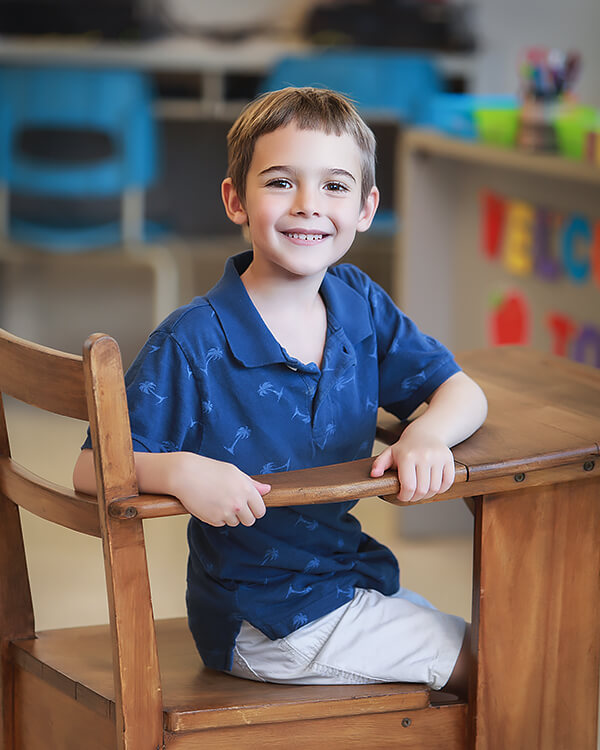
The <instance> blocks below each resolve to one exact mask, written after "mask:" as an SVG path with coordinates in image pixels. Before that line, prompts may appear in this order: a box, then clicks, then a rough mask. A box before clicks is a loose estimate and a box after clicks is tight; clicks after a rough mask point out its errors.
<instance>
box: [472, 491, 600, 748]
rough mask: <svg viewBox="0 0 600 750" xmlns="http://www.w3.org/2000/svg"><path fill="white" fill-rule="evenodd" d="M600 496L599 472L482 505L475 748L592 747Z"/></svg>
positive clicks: (599, 625) (599, 612)
mask: <svg viewBox="0 0 600 750" xmlns="http://www.w3.org/2000/svg"><path fill="white" fill-rule="evenodd" d="M599 498H600V479H599V478H596V479H595V480H592V481H580V482H569V483H566V484H559V485H553V486H550V487H539V488H531V489H524V490H523V491H522V492H520V493H518V496H515V495H509V494H497V495H489V496H487V497H485V498H483V500H482V501H478V503H477V515H476V560H475V562H476V566H475V570H476V577H475V581H474V601H475V602H476V609H475V611H474V621H478V622H479V628H478V638H475V639H474V645H473V648H474V655H475V657H476V664H477V669H476V673H475V675H474V677H473V688H474V692H473V694H472V702H471V711H472V721H471V726H472V731H473V739H474V744H473V747H474V748H476V749H477V750H496V748H499V747H502V748H505V747H506V748H511V750H529V749H530V748H544V750H573V749H574V748H577V750H595V748H596V740H597V731H598V723H597V718H598V674H599V671H600V658H599V643H600V597H599V590H598V589H599V585H598V584H599V580H600V544H599V543H598V541H599V539H600V502H599ZM515 500H516V504H515ZM477 571H478V572H477Z"/></svg>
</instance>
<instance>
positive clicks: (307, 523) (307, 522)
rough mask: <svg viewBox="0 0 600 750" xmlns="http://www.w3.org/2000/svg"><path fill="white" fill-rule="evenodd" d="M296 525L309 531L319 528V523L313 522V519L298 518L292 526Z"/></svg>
mask: <svg viewBox="0 0 600 750" xmlns="http://www.w3.org/2000/svg"><path fill="white" fill-rule="evenodd" d="M298 524H301V525H302V526H304V527H305V528H306V529H308V530H309V531H314V530H315V529H316V528H318V526H319V522H318V521H315V519H314V518H305V517H304V516H299V517H298V520H297V521H296V523H295V524H294V526H298Z"/></svg>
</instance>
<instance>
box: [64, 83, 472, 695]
mask: <svg viewBox="0 0 600 750" xmlns="http://www.w3.org/2000/svg"><path fill="white" fill-rule="evenodd" d="M228 147H229V172H228V177H227V178H226V179H225V180H224V182H223V185H222V197H223V202H224V205H225V210H226V212H227V215H228V217H229V218H230V219H231V220H232V221H233V222H234V223H236V224H238V225H240V226H242V227H246V229H247V231H248V233H249V237H250V240H251V244H252V251H249V252H246V253H242V254H241V255H238V256H235V257H234V258H230V259H229V261H228V262H227V265H226V268H225V272H224V275H223V277H222V279H221V281H220V282H219V283H218V284H217V286H216V287H214V289H212V290H211V291H210V292H209V293H208V294H207V295H206V296H205V297H203V298H196V299H195V300H194V301H193V302H192V303H190V304H189V305H187V306H185V307H182V308H180V309H179V310H176V311H175V312H174V313H173V314H172V315H171V316H170V317H169V318H168V319H167V320H166V321H165V322H164V323H163V324H162V325H161V326H160V327H159V328H158V329H157V330H156V331H154V332H153V333H152V335H151V336H150V338H149V340H148V342H147V343H146V345H145V346H144V348H143V350H142V351H141V353H140V354H139V356H138V358H137V359H136V361H135V362H134V363H133V365H132V367H131V368H130V370H129V372H128V374H127V385H128V398H129V405H130V414H131V425H132V434H133V441H134V450H135V452H136V453H135V459H136V470H137V474H138V481H139V487H140V491H142V492H157V493H167V494H172V495H175V496H176V497H178V498H179V500H180V501H181V502H182V503H183V505H184V506H185V507H186V508H187V509H188V510H189V512H190V513H191V514H192V517H191V519H190V524H189V527H188V540H189V546H190V556H189V565H188V589H187V605H188V615H189V623H190V627H191V630H192V633H193V635H194V638H195V641H196V644H197V646H198V650H199V652H200V654H201V656H202V658H203V660H204V662H205V664H206V665H207V666H209V667H212V668H215V669H220V670H224V671H230V672H232V673H233V674H236V675H239V676H242V677H248V678H250V679H255V680H265V681H273V682H291V683H303V684H310V683H348V682H379V681H413V682H425V683H428V684H429V685H431V686H433V687H434V688H438V689H439V688H441V687H443V686H444V685H446V686H447V689H448V690H450V691H451V692H456V693H459V694H464V693H465V692H466V675H467V671H468V650H469V640H468V627H467V626H466V625H465V623H464V621H463V620H462V619H460V618H457V617H454V616H451V615H446V614H444V613H441V612H438V611H437V610H435V609H434V608H433V607H432V606H431V605H429V604H428V603H427V602H425V600H423V599H422V598H420V597H419V596H418V595H417V594H413V593H412V592H408V591H406V590H404V589H401V588H399V581H398V567H397V562H396V560H395V558H394V557H393V555H392V553H391V552H390V551H389V550H388V549H386V548H385V547H383V546H382V545H380V544H378V543H377V542H376V541H375V540H373V539H371V538H370V537H368V536H367V535H366V534H364V533H362V531H361V529H360V525H359V523H358V521H357V520H356V519H355V518H354V517H353V516H352V515H350V513H349V511H350V509H351V508H352V507H353V505H354V504H355V503H354V502H342V503H330V504H324V505H315V506H301V507H300V506H299V507H290V508H271V509H269V511H268V512H267V513H266V512H265V505H264V501H263V496H264V495H266V494H267V493H268V492H269V489H270V486H269V485H268V484H264V483H262V482H259V481H256V480H254V479H252V478H251V477H250V475H251V474H254V475H258V474H261V473H263V474H267V473H271V472H273V471H281V470H288V469H298V468H305V467H307V466H319V465H326V464H332V463H339V462H342V461H348V460H352V459H356V458H363V457H366V456H369V455H371V450H372V445H373V439H374V434H375V422H376V414H377V408H378V406H380V405H381V406H383V407H385V408H386V409H388V410H390V411H392V412H393V413H395V414H396V415H397V416H399V417H401V418H404V417H408V416H409V415H410V414H411V413H412V412H413V411H414V409H415V408H416V407H417V406H418V405H419V404H420V403H422V402H423V401H428V402H429V406H428V408H427V409H426V410H425V412H424V413H423V414H422V416H420V417H418V418H417V419H415V420H414V421H413V422H412V423H411V424H410V426H409V427H407V429H406V430H405V431H404V433H403V435H402V437H401V438H400V439H399V440H398V442H397V443H396V444H395V445H393V446H391V447H389V448H386V450H384V451H383V453H382V454H381V455H379V456H378V457H377V458H376V459H375V460H374V462H373V466H372V472H371V474H372V476H380V475H381V474H382V473H383V472H384V471H385V470H387V469H389V468H392V467H393V468H394V470H396V471H397V472H398V476H399V479H400V485H401V488H400V493H399V496H398V497H399V499H400V500H403V501H416V500H419V499H422V498H426V497H430V496H432V495H434V494H436V493H438V492H443V491H445V490H446V489H447V488H448V487H449V486H450V485H451V484H452V482H453V479H454V463H453V459H452V454H451V452H450V450H449V446H451V445H453V444H455V443H457V442H459V441H461V440H464V439H465V438H466V437H468V436H469V435H470V434H471V433H472V432H474V431H475V430H476V429H477V428H478V427H479V426H480V425H481V423H482V422H483V420H484V418H485V414H486V401H485V397H484V396H483V394H482V392H481V390H480V389H479V387H478V386H477V385H476V384H475V383H473V381H471V380H470V379H469V378H468V377H467V376H466V375H465V374H464V373H462V372H460V370H459V368H458V366H457V365H456V364H455V362H454V360H453V358H452V355H451V354H450V352H448V350H447V349H445V348H444V347H443V346H442V345H441V344H439V343H438V342H436V341H434V340H433V339H431V338H429V337H427V336H424V335H423V334H421V333H420V332H419V331H418V330H417V329H416V327H415V326H414V324H412V322H411V321H410V320H408V319H407V318H406V317H405V316H404V315H403V314H402V313H401V312H400V311H399V310H398V309H397V308H396V307H395V305H394V304H393V303H392V301H391V300H390V298H389V297H388V296H387V295H386V294H385V293H384V292H383V290H382V289H381V288H380V287H378V286H377V285H376V284H374V283H373V282H372V281H371V280H370V279H369V278H368V277H367V276H366V275H365V274H363V273H362V272H361V271H359V270H358V269H357V268H354V267H353V266H348V265H341V266H336V267H334V268H331V266H332V264H334V263H336V262H337V261H338V260H340V259H341V258H342V257H343V255H344V254H345V253H346V251H347V250H348V249H349V247H350V245H351V243H352V241H353V239H354V236H355V233H356V231H361V232H362V231H365V230H367V229H368V228H369V226H370V224H371V221H372V219H373V216H374V214H375V211H376V209H377V204H378V200H379V194H378V191H377V188H376V187H375V175H374V163H375V140H374V137H373V134H372V133H371V131H370V130H369V128H368V127H367V126H366V125H365V123H364V122H363V121H362V119H361V118H360V117H359V115H358V114H357V112H356V110H355V109H354V107H353V106H352V105H351V104H350V103H349V102H348V101H347V100H346V99H344V98H343V97H341V96H339V95H338V94H336V93H334V92H331V91H327V90H317V89H310V88H304V89H292V88H290V89H284V90H282V91H278V92H273V93H271V94H266V95H264V96H262V97H261V98H259V99H258V100H257V101H255V102H253V103H251V104H250V105H249V106H248V107H247V108H246V109H245V111H244V112H243V113H242V115H240V117H239V118H238V120H237V122H236V123H235V124H234V125H233V127H232V128H231V130H230V132H229V136H228ZM424 291H425V290H424ZM74 484H75V487H76V488H77V489H80V490H82V491H86V492H94V491H95V490H94V479H93V467H92V458H91V453H90V451H89V450H84V451H82V454H81V456H80V458H79V460H78V463H77V465H76V467H75V472H74Z"/></svg>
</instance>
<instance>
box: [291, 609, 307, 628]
mask: <svg viewBox="0 0 600 750" xmlns="http://www.w3.org/2000/svg"><path fill="white" fill-rule="evenodd" d="M307 622H308V617H307V616H306V615H305V614H304V612H298V614H297V615H295V616H294V619H293V620H292V624H293V626H294V627H295V628H301V627H302V626H303V625H306V623H307Z"/></svg>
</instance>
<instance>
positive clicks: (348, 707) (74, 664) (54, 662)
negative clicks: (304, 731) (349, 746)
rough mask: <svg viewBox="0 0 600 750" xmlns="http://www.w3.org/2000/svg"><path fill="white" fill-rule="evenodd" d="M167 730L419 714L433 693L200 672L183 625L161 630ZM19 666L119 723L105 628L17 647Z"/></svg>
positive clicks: (168, 624) (47, 635) (402, 686)
mask: <svg viewBox="0 0 600 750" xmlns="http://www.w3.org/2000/svg"><path fill="white" fill-rule="evenodd" d="M156 632H157V640H158V651H159V661H160V671H161V676H162V688H163V705H164V709H165V710H164V722H165V729H166V730H167V731H170V732H180V731H181V732H185V731H190V730H194V729H209V728H218V727H235V726H248V725H249V724H264V723H271V722H284V721H290V720H294V719H298V718H299V715H300V714H301V718H303V719H311V718H317V717H321V718H322V717H323V716H327V717H331V718H333V717H343V716H350V715H356V713H357V712H358V713H362V714H369V713H371V714H379V713H387V712H390V711H396V712H397V711H401V710H407V711H414V710H418V709H424V708H427V707H428V706H429V689H428V688H427V687H426V686H424V685H416V684H410V683H385V684H378V685H339V686H329V685H323V686H320V685H318V686H315V685H310V686H304V685H275V684H272V683H258V682H251V681H248V680H244V679H241V678H238V677H233V676H230V675H227V674H223V673H221V672H215V671H213V670H211V669H207V668H205V667H204V666H203V665H202V662H201V660H200V657H199V655H198V652H197V651H196V648H195V645H194V642H193V640H192V637H191V635H190V632H189V629H188V626H187V621H186V620H185V618H177V619H170V620H158V621H157V622H156ZM12 657H13V659H14V661H15V662H16V663H17V664H18V665H19V667H21V668H22V669H23V670H25V671H27V672H31V673H33V674H35V675H37V676H38V677H41V678H42V679H43V680H45V681H47V682H48V683H50V684H52V685H53V686H54V687H58V688H59V690H61V691H62V692H64V693H66V694H67V695H69V696H71V697H73V696H75V697H76V699H77V700H78V701H80V702H82V703H83V704H85V705H86V706H87V707H88V708H92V709H93V710H95V711H96V712H97V713H99V714H101V715H103V716H110V717H114V715H115V714H114V687H113V672H112V659H111V641H110V633H109V629H108V625H99V626H91V627H81V628H69V629H65V630H51V631H45V632H41V633H38V637H37V638H35V639H31V640H19V641H13V642H12Z"/></svg>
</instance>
